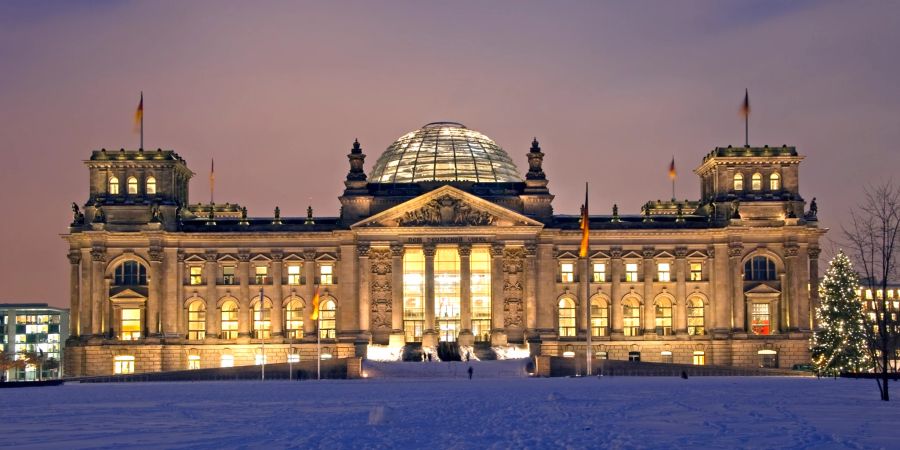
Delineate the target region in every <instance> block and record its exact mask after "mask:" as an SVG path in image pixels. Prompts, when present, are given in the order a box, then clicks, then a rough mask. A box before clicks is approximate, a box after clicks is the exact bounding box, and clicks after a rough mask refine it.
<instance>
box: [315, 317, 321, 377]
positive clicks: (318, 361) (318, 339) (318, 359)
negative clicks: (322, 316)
mask: <svg viewBox="0 0 900 450" xmlns="http://www.w3.org/2000/svg"><path fill="white" fill-rule="evenodd" d="M321 379H322V333H320V332H319V318H318V317H316V380H321Z"/></svg>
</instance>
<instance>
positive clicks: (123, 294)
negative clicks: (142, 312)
mask: <svg viewBox="0 0 900 450" xmlns="http://www.w3.org/2000/svg"><path fill="white" fill-rule="evenodd" d="M145 298H147V296H146V295H145V294H141V293H140V292H137V291H135V290H133V289H131V288H124V289H122V290H121V291H118V292H116V293H114V294H113V295H110V296H109V299H110V300H113V301H115V300H144V299H145Z"/></svg>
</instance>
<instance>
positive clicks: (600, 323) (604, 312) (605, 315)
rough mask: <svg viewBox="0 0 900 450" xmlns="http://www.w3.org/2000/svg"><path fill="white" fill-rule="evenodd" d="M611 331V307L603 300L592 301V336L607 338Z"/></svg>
mask: <svg viewBox="0 0 900 450" xmlns="http://www.w3.org/2000/svg"><path fill="white" fill-rule="evenodd" d="M607 329H609V307H607V306H606V302H605V301H603V300H602V299H599V298H595V299H593V300H591V336H606V334H607V333H606V330H607Z"/></svg>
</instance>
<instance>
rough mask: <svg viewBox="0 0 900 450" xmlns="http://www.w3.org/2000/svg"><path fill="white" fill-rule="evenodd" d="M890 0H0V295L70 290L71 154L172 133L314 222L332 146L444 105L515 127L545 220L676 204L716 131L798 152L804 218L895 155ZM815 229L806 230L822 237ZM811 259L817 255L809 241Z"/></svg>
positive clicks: (251, 204) (158, 139) (895, 27)
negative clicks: (747, 103) (537, 157)
mask: <svg viewBox="0 0 900 450" xmlns="http://www.w3.org/2000/svg"><path fill="white" fill-rule="evenodd" d="M898 48H900V3H898V2H888V1H872V2H849V1H790V2H788V1H747V2H725V1H718V0H717V1H671V2H670V1H634V2H608V3H606V2H596V1H588V2H574V1H563V2H556V1H554V2H549V1H548V2H524V1H514V2H501V1H492V2H475V1H473V2H421V1H410V2H400V1H397V2H371V1H359V2H317V3H298V2H221V1H215V2H201V1H191V2H132V1H95V2H79V3H77V2H58V3H52V2H4V3H2V4H0V69H2V70H0V150H2V152H3V159H2V164H0V183H2V184H0V200H2V204H3V205H4V211H5V214H4V217H3V219H2V223H3V232H2V233H0V248H2V252H3V256H2V258H0V302H4V301H46V302H49V303H50V304H53V305H60V306H66V305H67V304H68V270H67V264H68V262H67V260H66V246H65V244H64V242H63V241H62V240H61V239H60V238H59V235H60V234H61V233H65V232H66V230H67V228H66V227H67V225H68V223H69V222H70V220H71V212H70V210H69V204H70V203H71V202H73V201H75V202H78V203H79V204H83V203H84V202H85V201H86V199H87V188H88V178H87V169H86V168H85V167H84V166H83V164H82V161H83V160H84V159H86V158H87V157H88V156H89V153H90V151H91V150H92V149H99V148H101V147H106V148H107V149H118V148H120V147H128V148H135V147H137V144H138V137H137V136H136V135H135V134H134V133H133V131H132V123H131V121H132V117H133V113H134V108H135V107H136V105H137V101H138V94H139V92H140V91H141V90H143V91H144V97H145V124H146V137H145V144H146V145H145V147H147V148H151V149H155V148H157V147H163V148H166V149H175V150H176V151H177V152H178V153H180V154H181V156H183V157H184V158H185V159H186V160H187V162H188V164H189V166H190V167H191V168H192V169H193V170H194V171H195V172H196V173H197V176H196V177H195V178H194V180H193V181H192V182H191V189H192V196H191V198H192V202H198V201H208V200H209V198H208V197H209V193H208V192H209V188H208V171H209V165H210V159H211V158H215V160H216V183H217V187H216V201H217V203H224V202H226V201H229V202H237V203H240V204H242V205H246V206H247V207H248V209H249V211H250V215H251V216H264V215H269V216H271V214H272V210H273V209H274V207H275V206H276V205H277V206H280V207H281V210H282V211H283V214H284V215H286V216H290V215H302V214H304V210H305V208H306V205H307V204H308V203H311V204H312V206H313V207H314V208H315V212H316V215H335V214H337V210H338V205H339V204H338V201H337V199H336V197H337V196H338V195H339V194H340V192H341V190H342V188H343V183H342V181H343V179H344V176H345V174H346V172H347V168H348V164H347V159H346V156H345V155H346V154H347V153H348V150H349V148H350V146H351V143H352V142H353V139H354V138H359V140H360V142H361V143H362V146H363V149H364V151H365V153H366V155H367V156H368V158H367V161H366V171H367V172H368V170H369V169H370V168H371V166H372V164H373V163H374V162H375V160H376V159H377V158H378V155H379V154H380V153H381V152H382V151H383V150H384V149H385V148H386V147H387V146H388V145H389V144H390V143H391V142H393V140H394V139H396V138H397V137H399V136H401V135H402V134H404V133H406V132H408V131H411V130H414V129H416V128H418V127H420V126H422V125H423V124H425V123H428V122H433V121H438V120H452V121H458V122H462V123H464V124H466V125H467V126H468V127H470V128H473V129H476V130H479V131H481V132H483V133H485V134H486V135H488V136H490V137H491V138H493V139H494V140H496V141H497V142H498V143H499V144H500V145H501V146H503V147H504V148H505V149H506V150H507V152H509V153H510V155H511V156H512V157H513V159H514V160H515V162H516V163H517V164H518V166H519V169H520V171H521V172H522V173H524V170H525V169H527V164H526V162H525V156H524V155H525V152H526V151H527V150H528V147H529V144H530V143H531V138H532V137H533V136H536V137H537V138H538V139H539V140H540V142H541V146H542V147H543V149H544V152H545V153H546V155H547V156H546V159H545V167H544V169H545V171H546V173H547V176H548V177H549V179H550V189H551V191H552V192H553V193H554V194H555V195H556V200H555V203H554V204H555V211H556V212H557V213H568V214H577V212H578V205H579V204H580V202H581V201H582V198H583V194H582V189H583V186H584V185H583V182H584V181H588V182H590V186H591V211H592V213H594V214H609V212H610V209H611V207H612V205H613V203H618V204H619V206H620V208H621V212H622V213H623V214H625V213H629V214H631V213H638V212H639V209H640V205H641V204H643V203H644V202H646V201H647V200H651V199H653V200H655V199H663V198H667V197H669V196H670V195H671V194H670V184H669V179H668V177H667V169H668V165H669V161H670V160H671V158H672V156H673V155H674V157H675V159H676V165H677V168H678V173H679V176H678V186H677V197H678V198H679V199H684V198H688V199H696V198H697V197H698V196H699V183H698V179H697V178H696V176H695V175H693V173H692V172H691V171H692V170H693V169H694V168H695V167H697V166H698V165H699V163H700V161H701V158H702V157H703V155H704V154H706V153H707V152H709V151H710V150H711V149H712V148H713V147H715V146H723V145H729V144H731V145H742V144H743V133H744V130H743V121H742V119H741V118H740V117H739V114H738V110H739V106H740V102H741V100H742V98H743V94H744V88H745V87H746V88H749V89H750V98H751V103H752V107H753V113H752V116H751V119H750V127H751V129H750V143H751V144H753V145H760V146H761V145H764V144H768V145H772V146H780V145H782V144H787V145H796V146H797V147H798V150H799V151H800V152H801V153H802V154H803V155H806V157H807V159H806V160H805V161H804V163H803V164H802V165H801V194H802V195H803V196H804V197H805V198H806V199H807V200H810V199H812V197H814V196H815V197H817V198H818V203H819V208H820V211H821V213H820V220H821V222H820V223H821V225H822V226H824V227H828V228H831V230H832V231H831V232H830V233H829V234H828V237H829V238H830V239H832V240H837V239H839V238H840V236H839V234H840V227H841V221H842V218H843V217H844V216H845V215H846V214H847V212H848V211H849V209H850V208H851V207H853V206H854V205H855V204H856V203H857V201H858V199H859V197H860V195H861V193H862V190H863V186H864V184H865V183H866V182H872V181H877V180H884V179H887V178H889V177H891V176H892V175H893V173H894V172H895V170H896V168H897V167H900V156H898V155H900V152H898V150H897V148H895V146H896V144H897V143H898V142H900V123H898V119H900V89H898V80H900V77H898V73H900V57H898V56H897V55H898ZM827 246H828V244H827V243H826V247H827ZM825 256H830V252H826V254H825Z"/></svg>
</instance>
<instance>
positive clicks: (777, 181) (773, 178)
mask: <svg viewBox="0 0 900 450" xmlns="http://www.w3.org/2000/svg"><path fill="white" fill-rule="evenodd" d="M779 189H781V175H778V174H777V173H773V174H772V175H769V190H771V191H777V190H779Z"/></svg>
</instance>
